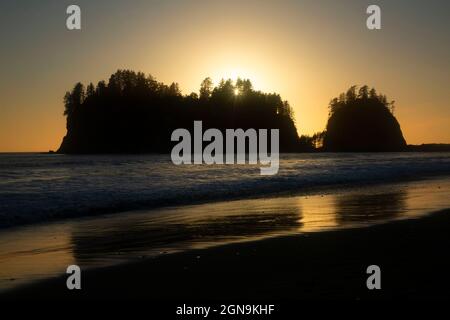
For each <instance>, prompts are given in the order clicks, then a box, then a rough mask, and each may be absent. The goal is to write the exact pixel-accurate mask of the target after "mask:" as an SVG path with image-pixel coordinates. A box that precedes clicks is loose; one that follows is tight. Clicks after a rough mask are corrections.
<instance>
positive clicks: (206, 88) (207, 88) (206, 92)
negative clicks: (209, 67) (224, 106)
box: [200, 77, 213, 100]
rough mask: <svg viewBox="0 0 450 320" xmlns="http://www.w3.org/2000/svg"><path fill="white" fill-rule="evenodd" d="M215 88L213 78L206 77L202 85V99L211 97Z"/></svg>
mask: <svg viewBox="0 0 450 320" xmlns="http://www.w3.org/2000/svg"><path fill="white" fill-rule="evenodd" d="M212 89H213V82H212V80H211V78H209V77H208V78H205V79H204V80H203V81H202V83H201V85H200V99H203V100H205V99H209V97H210V96H211V93H212Z"/></svg>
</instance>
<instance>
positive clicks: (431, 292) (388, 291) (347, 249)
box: [0, 209, 450, 301]
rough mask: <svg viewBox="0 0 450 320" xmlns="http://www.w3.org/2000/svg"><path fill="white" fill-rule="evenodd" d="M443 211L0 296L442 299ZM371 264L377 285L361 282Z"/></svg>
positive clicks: (447, 241)
mask: <svg viewBox="0 0 450 320" xmlns="http://www.w3.org/2000/svg"><path fill="white" fill-rule="evenodd" d="M449 234H450V209H445V210H441V211H439V212H435V213H431V214H429V215H426V216H423V217H421V218H414V219H408V220H399V221H391V222H387V223H383V224H379V225H374V226H369V227H364V228H354V229H343V230H335V231H324V232H313V233H305V234H300V235H290V236H280V237H274V238H268V239H262V240H258V241H250V242H241V243H235V244H225V245H221V246H216V247H212V248H207V249H192V250H190V251H186V252H181V253H173V254H168V255H162V256H159V257H155V258H148V259H144V260H142V261H140V262H129V263H124V264H120V265H116V266H110V267H104V268H98V269H91V270H86V271H85V272H83V276H82V290H79V291H69V290H67V289H66V286H65V281H66V276H62V277H60V278H56V279H47V280H43V281H41V282H37V283H34V284H28V285H23V286H20V287H17V288H14V289H11V290H8V291H6V292H2V293H1V294H0V299H1V300H3V299H12V300H15V299H152V300H161V301H174V300H179V301H199V300H202V301H219V300H220V301H229V300H233V299H246V300H248V299H250V300H273V301H280V300H286V299H288V300H292V299H294V300H296V299H351V300H357V299H390V298H401V299H405V298H406V299H407V298H412V299H421V298H424V299H425V298H427V299H428V298H442V299H450V292H449V291H447V288H448V285H449V284H450V279H449V278H448V276H447V270H449V268H450V259H448V258H446V256H445V255H446V252H447V250H448V247H449V245H450V236H449ZM371 264H377V265H379V266H380V268H381V272H382V280H381V281H382V282H381V283H382V290H379V291H378V290H375V291H369V290H368V289H367V288H366V285H365V284H366V279H367V274H366V268H367V266H369V265H371Z"/></svg>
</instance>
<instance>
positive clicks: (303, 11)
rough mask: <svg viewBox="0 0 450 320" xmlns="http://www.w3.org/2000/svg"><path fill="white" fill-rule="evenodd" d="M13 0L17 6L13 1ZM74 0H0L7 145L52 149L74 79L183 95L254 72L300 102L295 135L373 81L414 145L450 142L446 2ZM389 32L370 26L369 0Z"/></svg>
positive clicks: (1, 113)
mask: <svg viewBox="0 0 450 320" xmlns="http://www.w3.org/2000/svg"><path fill="white" fill-rule="evenodd" d="M17 2H18V1H17ZM76 3H77V4H78V5H79V6H80V7H81V14H82V29H81V30H79V31H68V30H67V29H66V26H65V19H66V17H67V15H66V13H65V10H66V7H67V6H68V5H69V4H72V2H71V1H39V2H36V3H32V4H27V3H15V2H12V1H11V3H9V4H6V3H3V2H2V3H1V4H0V40H1V41H2V55H1V59H0V66H1V69H0V70H1V73H0V97H1V102H0V152H6V151H47V150H49V149H57V148H58V146H59V144H60V142H61V139H62V137H63V136H64V134H65V118H64V117H63V115H62V113H63V103H62V98H63V96H64V93H65V91H67V90H69V89H70V88H71V87H72V86H73V84H74V83H75V82H78V81H81V82H83V83H86V84H87V83H89V82H91V81H92V82H93V83H96V82H98V81H99V80H102V79H105V80H107V79H108V77H109V75H110V74H111V73H113V72H115V71H116V70H117V69H123V68H127V69H133V70H136V71H143V72H145V73H150V74H152V75H153V76H155V77H156V78H157V79H158V80H159V81H163V82H166V83H170V82H172V81H175V82H178V83H179V84H180V87H181V89H182V91H183V93H186V94H188V93H190V92H192V91H196V92H197V91H198V88H199V85H200V82H201V81H202V79H204V78H205V77H207V76H210V77H211V78H212V79H213V80H214V81H215V82H218V81H219V80H220V79H221V78H222V77H223V78H228V77H231V78H236V77H237V76H240V77H243V78H249V79H250V80H251V81H252V82H253V84H254V87H255V88H256V89H259V90H262V91H270V92H278V93H280V94H281V96H282V97H283V99H286V100H288V101H289V102H290V103H291V105H292V106H293V108H294V111H295V116H296V120H297V128H298V131H299V133H300V134H312V133H314V132H316V131H321V130H323V129H324V127H325V125H326V121H327V114H328V110H327V105H328V102H329V100H330V99H331V98H333V97H335V96H337V95H338V94H339V93H340V92H342V91H344V90H346V89H347V88H348V87H349V86H351V85H353V84H359V85H361V84H368V85H369V86H374V87H375V88H376V89H377V90H378V91H381V92H382V93H385V94H386V95H387V96H388V98H389V99H390V100H395V101H396V114H395V115H396V116H397V118H398V120H399V122H400V125H401V127H402V130H403V133H404V136H405V138H406V140H407V142H408V143H412V144H419V143H431V142H442V143H450V128H449V120H450V106H449V102H450V90H449V83H450V81H449V80H450V59H449V53H450V50H449V49H450V41H449V40H450V39H449V32H448V30H450V22H449V21H450V20H449V19H448V17H447V16H446V15H447V13H448V12H449V9H450V5H449V2H447V1H443V0H442V1H438V0H432V1H418V2H417V1H407V0H402V1H395V2H387V1H364V0H354V1H353V0H347V1H331V0H316V1H313V0H308V1H301V0H297V1H254V0H248V1H234V0H231V1H226V2H225V1H188V0H184V1H173V0H167V1H144V0H130V1H95V3H93V1H84V0H83V1H77V2H76ZM373 3H376V4H378V5H380V7H381V10H382V29H381V30H375V31H371V30H368V29H367V28H366V18H367V14H366V13H365V11H366V8H367V6H368V5H369V4H373Z"/></svg>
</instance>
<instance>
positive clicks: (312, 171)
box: [0, 153, 450, 228]
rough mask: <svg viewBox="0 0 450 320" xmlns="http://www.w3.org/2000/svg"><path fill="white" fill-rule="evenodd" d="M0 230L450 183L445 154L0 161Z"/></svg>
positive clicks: (41, 157)
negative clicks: (272, 163) (270, 164)
mask: <svg viewBox="0 0 450 320" xmlns="http://www.w3.org/2000/svg"><path fill="white" fill-rule="evenodd" d="M0 163H1V165H0V228H5V227H11V226H15V225H21V224H28V223H35V222H42V221H48V220H54V219H61V218H69V217H80V216H91V215H98V214H104V213H113V212H123V211H131V210H138V209H152V208H156V207H161V206H174V205H184V204H192V203H198V202H208V201H219V200H229V199H237V198H244V197H264V196H267V195H272V194H277V193H285V192H292V193H302V192H304V193H308V192H314V190H317V189H326V188H336V187H339V188H341V187H342V186H343V185H348V186H355V185H361V184H368V183H386V182H394V181H401V180H413V179H421V178H426V177H433V176H447V175H449V176H450V153H382V154H369V153H347V154H332V153H329V154H286V155H282V157H281V159H280V170H279V173H278V174H277V175H274V176H261V175H260V174H259V166H256V165H251V166H250V165H181V166H175V165H173V164H172V163H171V161H170V156H169V155H114V156H112V155H90V156H61V155H44V154H22V155H19V154H16V155H13V154H10V155H0Z"/></svg>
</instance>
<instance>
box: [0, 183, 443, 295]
mask: <svg viewBox="0 0 450 320" xmlns="http://www.w3.org/2000/svg"><path fill="white" fill-rule="evenodd" d="M449 187H450V180H448V179H441V180H432V181H421V182H410V183H403V184H395V185H394V184H392V185H383V186H377V187H365V188H358V189H348V190H345V191H342V190H334V191H333V193H328V194H319V195H312V196H311V195H310V196H305V195H302V196H283V197H275V198H264V199H251V200H238V201H228V202H219V203H211V204H202V205H193V206H183V207H174V208H165V209H158V210H152V211H141V212H128V213H121V214H115V215H107V216H103V217H96V218H83V219H77V220H66V221H63V222H55V223H51V224H47V225H35V226H28V227H21V228H16V229H11V230H4V231H3V232H2V233H0V290H1V289H6V288H8V287H13V286H15V285H17V284H18V283H21V282H24V281H30V280H33V279H39V278H45V277H50V276H55V275H61V274H63V273H64V272H65V268H66V267H67V265H69V264H73V263H75V264H78V265H80V266H81V267H82V268H85V267H90V266H103V265H108V264H114V263H118V262H122V261H127V260H133V259H138V258H141V257H143V256H152V255H158V254H160V253H164V252H175V251H180V250H188V249H192V248H204V247H208V246H213V245H218V244H223V243H230V242H235V241H246V240H256V239H261V238H265V237H271V236H278V235H287V234H295V233H299V232H313V231H323V230H327V229H334V228H347V227H359V226H364V225H370V224H374V223H379V222H383V221H388V220H393V219H399V218H409V217H415V216H420V215H421V214H424V213H427V212H431V211H435V210H440V209H443V208H448V207H450V200H449V198H448V195H447V194H446V191H447V190H449Z"/></svg>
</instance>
